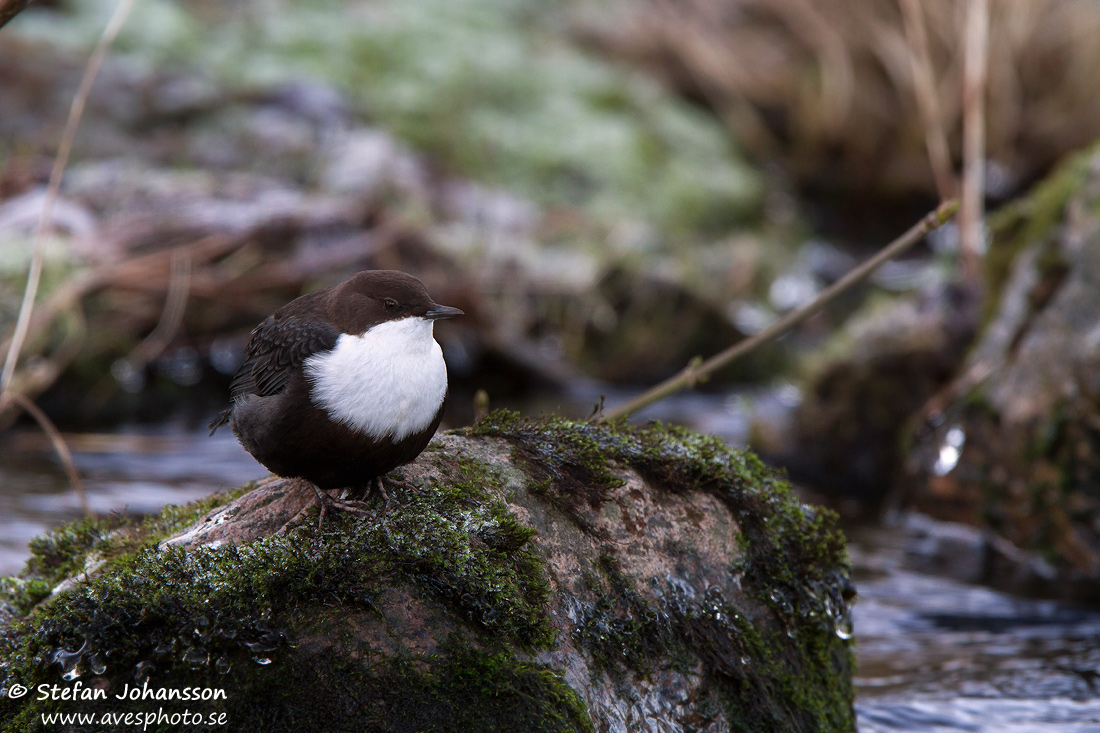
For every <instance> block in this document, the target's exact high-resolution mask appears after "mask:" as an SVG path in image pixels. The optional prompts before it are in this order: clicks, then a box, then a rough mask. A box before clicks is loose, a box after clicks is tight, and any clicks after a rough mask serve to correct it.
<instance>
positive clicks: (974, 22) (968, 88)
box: [959, 0, 989, 283]
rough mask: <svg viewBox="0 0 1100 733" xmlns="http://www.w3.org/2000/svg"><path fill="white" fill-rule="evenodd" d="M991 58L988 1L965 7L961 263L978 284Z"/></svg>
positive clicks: (967, 279)
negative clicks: (987, 78) (988, 81)
mask: <svg viewBox="0 0 1100 733" xmlns="http://www.w3.org/2000/svg"><path fill="white" fill-rule="evenodd" d="M988 57H989V0H969V2H968V3H967V6H966V58H965V62H964V70H963V184H962V208H961V210H960V211H959V259H960V264H961V266H962V276H963V280H964V281H965V282H971V283H975V282H977V281H978V277H979V272H978V262H979V260H980V259H981V255H982V250H983V249H984V246H983V245H984V242H983V237H984V231H983V230H984V226H983V219H984V209H985V88H986V76H987V70H988Z"/></svg>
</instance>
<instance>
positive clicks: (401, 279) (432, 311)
mask: <svg viewBox="0 0 1100 733" xmlns="http://www.w3.org/2000/svg"><path fill="white" fill-rule="evenodd" d="M461 314H462V311H460V310H459V309H458V308H450V307H448V306H445V305H439V304H438V303H436V302H435V301H433V300H432V299H431V297H430V296H429V295H428V291H427V289H426V288H425V287H424V283H422V282H420V281H419V280H417V279H416V278H415V277H413V276H412V275H409V274H407V273H404V272H401V271H400V270H365V271H363V272H360V273H357V274H356V275H355V276H354V277H352V278H351V279H350V280H347V281H345V282H342V283H340V284H339V285H337V286H336V287H334V288H333V289H332V295H331V300H330V302H329V317H330V318H331V319H332V322H333V325H335V326H337V327H338V328H339V329H340V330H341V331H342V332H343V333H354V334H361V333H364V332H365V331H367V330H368V329H369V328H371V326H376V325H378V324H379V323H384V322H386V321H396V320H398V319H401V318H410V317H419V318H427V319H429V320H437V319H441V318H453V317H454V316H457V315H461Z"/></svg>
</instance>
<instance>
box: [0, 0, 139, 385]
mask: <svg viewBox="0 0 1100 733" xmlns="http://www.w3.org/2000/svg"><path fill="white" fill-rule="evenodd" d="M133 5H134V0H119V3H118V7H116V8H115V13H114V15H112V16H111V20H110V21H109V22H108V23H107V27H106V28H105V29H104V30H103V35H102V36H100V37H99V42H98V43H97V44H96V47H95V49H94V50H93V51H92V55H91V58H89V59H88V65H87V66H86V67H85V68H84V76H83V78H81V80H80V86H79V87H78V88H77V91H76V96H75V97H73V103H72V106H71V107H70V108H69V119H68V121H67V122H66V123H65V132H64V134H63V135H62V136H61V145H60V146H59V147H58V150H57V157H56V158H55V159H54V162H53V169H52V170H51V171H50V185H49V188H47V190H46V201H45V203H44V204H43V205H42V216H41V218H40V219H39V220H38V229H37V230H36V231H35V233H34V253H33V254H32V255H31V268H30V272H29V273H28V274H27V287H26V289H25V290H24V291H23V303H22V305H20V307H19V318H18V319H17V320H16V322H15V333H14V334H13V335H12V338H11V343H10V344H9V345H8V354H7V357H6V358H5V359H4V371H3V372H2V373H0V394H2V393H4V392H6V391H7V389H8V386H9V385H10V384H11V378H12V375H14V374H15V364H16V362H17V361H19V352H20V351H22V349H23V341H24V340H25V339H26V338H27V329H28V327H29V326H30V322H31V312H32V311H33V310H34V299H35V297H36V296H37V295H38V283H39V281H40V280H41V278H42V263H43V261H44V260H45V258H46V229H47V228H48V227H49V226H50V220H51V219H52V216H53V205H54V202H55V201H57V194H58V192H59V191H60V190H61V176H62V175H63V174H64V173H65V166H66V165H68V163H69V154H70V153H71V152H72V149H73V139H74V138H75V137H76V130H77V128H78V127H79V126H80V118H81V117H83V116H84V106H85V105H86V104H87V101H88V95H89V94H90V93H91V91H92V84H94V83H95V80H96V77H97V76H98V75H99V67H100V66H102V65H103V59H104V58H105V57H106V55H107V49H108V48H110V46H111V43H113V42H114V40H115V37H116V36H117V35H118V32H119V30H120V29H121V28H122V24H123V23H124V22H125V21H126V16H128V15H129V14H130V9H131V8H132V7H133Z"/></svg>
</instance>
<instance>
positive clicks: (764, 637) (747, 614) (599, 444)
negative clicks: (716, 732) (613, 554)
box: [471, 411, 854, 731]
mask: <svg viewBox="0 0 1100 733" xmlns="http://www.w3.org/2000/svg"><path fill="white" fill-rule="evenodd" d="M471 432H472V434H473V435H486V436H495V437H502V438H505V439H506V440H508V441H510V442H511V443H512V445H513V456H514V458H515V460H516V461H517V462H518V463H520V464H521V465H524V466H525V467H526V469H527V470H528V471H529V472H530V473H531V474H532V475H533V476H536V477H537V476H540V475H542V476H543V480H542V482H541V483H542V485H544V486H547V487H552V488H547V489H545V490H547V491H552V492H553V496H552V497H551V500H552V501H554V502H555V503H556V504H557V506H559V507H560V508H561V509H562V510H563V511H564V512H566V513H569V514H571V515H573V516H574V518H575V519H576V520H577V521H578V523H579V524H581V525H582V526H584V525H585V523H586V522H585V520H584V516H585V513H584V511H583V509H584V508H585V506H587V507H589V508H598V505H599V504H600V503H601V502H602V501H603V500H604V498H605V496H606V493H607V492H608V491H609V490H610V489H612V488H614V487H616V486H618V485H620V484H621V481H622V479H621V478H620V470H621V468H622V467H629V468H632V469H634V470H636V471H638V472H639V473H640V474H641V475H642V476H644V477H645V478H646V479H647V481H648V482H649V483H650V485H653V486H657V487H660V488H662V489H664V490H666V491H670V492H687V491H696V490H700V491H705V492H708V493H711V494H713V495H715V496H716V497H718V498H720V499H721V500H722V501H723V502H724V503H725V504H726V505H727V506H728V507H729V509H730V511H731V512H732V514H733V516H734V517H736V520H737V522H738V525H739V528H740V531H741V538H742V543H743V554H742V555H741V557H739V558H736V559H735V560H734V562H735V565H736V570H737V572H738V573H739V574H740V578H741V583H742V588H743V590H744V591H746V592H747V593H748V594H749V596H750V598H751V599H753V600H754V601H755V602H756V605H755V606H750V607H746V606H745V604H744V603H743V601H742V602H741V603H737V602H735V601H734V599H732V598H729V597H727V593H726V592H724V591H723V589H721V588H718V587H711V588H708V589H707V590H706V591H705V592H704V593H703V594H698V593H696V592H695V590H693V589H691V588H688V587H685V586H684V585H683V584H679V583H676V582H673V581H671V580H666V581H664V582H661V581H659V580H658V579H655V578H654V579H651V582H650V585H651V587H649V588H648V589H645V590H646V591H647V592H646V593H645V594H643V593H642V592H641V590H642V589H639V588H636V587H634V585H633V583H632V582H631V580H630V579H629V578H628V577H627V576H626V575H625V574H624V573H623V572H621V570H620V569H619V568H618V566H617V565H616V563H615V562H614V560H612V559H611V558H610V557H607V556H604V557H601V558H600V559H599V562H598V563H597V567H598V572H599V573H600V574H601V575H602V576H603V578H602V581H601V579H593V580H591V581H590V585H594V586H599V587H601V588H602V589H603V591H604V592H603V593H602V594H601V595H600V598H599V600H598V601H596V602H595V603H591V604H580V606H579V610H578V611H577V622H576V627H575V629H574V631H573V635H574V638H575V640H576V641H577V642H578V643H579V644H580V645H581V646H582V647H583V648H585V649H586V650H587V651H588V652H589V654H591V655H592V657H593V659H594V661H595V663H596V667H597V668H598V669H603V670H607V671H610V672H611V673H613V674H614V673H616V672H617V671H621V670H622V669H625V668H630V669H634V670H636V671H639V672H641V673H643V674H648V673H650V672H652V671H653V670H655V669H658V668H660V667H662V666H665V665H667V666H670V667H672V668H679V669H682V670H689V669H691V668H693V667H694V666H695V665H696V664H698V663H699V661H700V660H703V667H704V669H705V675H707V676H708V678H710V681H711V684H710V691H711V693H712V694H713V695H714V697H715V698H717V699H718V700H719V701H720V702H721V704H722V705H724V707H725V709H726V710H727V717H728V722H729V724H730V725H731V726H732V728H733V729H735V730H744V731H766V730H781V729H782V730H806V731H810V730H815V731H816V730H837V731H841V730H851V729H852V728H853V726H854V722H853V717H852V709H851V704H850V703H851V699H852V688H851V684H850V678H849V677H848V676H847V675H848V674H850V671H851V670H852V669H853V662H852V657H851V649H850V647H849V645H848V644H847V640H848V639H849V638H850V636H851V621H850V617H849V610H848V609H849V602H850V601H851V599H852V597H853V596H854V591H853V589H852V586H851V584H850V582H849V581H848V576H847V572H848V561H847V551H846V548H845V543H844V537H843V535H842V534H841V532H840V531H839V530H838V529H837V527H836V517H835V515H833V514H832V512H829V511H828V510H823V509H816V508H811V507H808V506H805V505H803V504H801V502H799V501H798V500H797V498H796V497H794V495H793V494H792V492H791V490H790V487H789V485H788V484H787V483H786V482H785V481H783V480H781V479H780V478H779V477H778V476H777V475H776V473H775V472H774V471H772V470H771V469H769V468H767V467H766V466H764V464H763V463H762V462H761V461H760V460H759V459H758V458H757V457H756V456H754V455H752V454H751V453H747V452H744V451H740V450H736V449H732V448H730V447H728V446H726V445H725V444H723V443H722V442H721V441H720V440H718V439H717V438H714V437H712V436H706V435H701V434H699V433H695V432H693V431H690V430H686V429H683V428H677V427H668V426H663V425H659V424H651V425H648V426H646V427H642V428H636V429H632V428H627V427H626V426H624V425H615V426H600V425H592V424H587V423H578V422H573V421H569V420H563V419H558V418H541V419H538V420H531V419H526V418H523V417H521V416H519V415H518V414H516V413H511V412H507V411H499V412H495V413H492V414H490V415H489V416H487V417H486V418H485V419H484V420H483V421H481V422H480V423H478V425H476V426H475V427H474V428H473V429H472V431H471ZM536 480H537V479H536ZM769 613H770V614H774V615H773V616H772V618H773V619H778V621H779V623H778V624H777V625H775V626H768V625H766V624H761V618H762V617H763V616H765V615H767V614H769ZM762 629H763V631H762ZM838 671H839V674H838ZM838 697H840V698H841V699H846V700H847V701H848V702H847V704H844V703H838Z"/></svg>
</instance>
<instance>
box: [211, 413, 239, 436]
mask: <svg viewBox="0 0 1100 733" xmlns="http://www.w3.org/2000/svg"><path fill="white" fill-rule="evenodd" d="M231 412H233V410H232V408H230V409H226V410H222V411H221V412H219V413H218V416H217V417H216V418H214V419H213V420H211V421H210V424H209V425H207V426H206V427H208V428H210V434H211V435H213V434H214V431H215V430H217V429H218V428H220V427H221V426H222V425H228V424H229V415H230V413H231Z"/></svg>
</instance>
